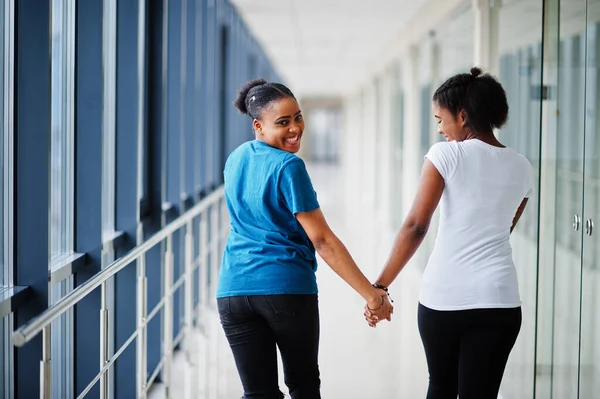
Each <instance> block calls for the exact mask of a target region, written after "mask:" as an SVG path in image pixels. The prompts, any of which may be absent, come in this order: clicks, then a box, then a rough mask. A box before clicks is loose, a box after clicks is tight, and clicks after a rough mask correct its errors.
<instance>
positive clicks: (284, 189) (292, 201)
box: [279, 158, 319, 215]
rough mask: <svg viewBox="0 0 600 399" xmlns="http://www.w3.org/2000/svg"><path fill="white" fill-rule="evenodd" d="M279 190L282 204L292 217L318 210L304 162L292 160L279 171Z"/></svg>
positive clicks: (315, 196) (314, 193)
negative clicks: (299, 213)
mask: <svg viewBox="0 0 600 399" xmlns="http://www.w3.org/2000/svg"><path fill="white" fill-rule="evenodd" d="M279 189H280V192H281V196H282V198H283V202H284V203H285V205H286V206H287V208H288V209H289V210H290V212H292V213H293V214H294V215H295V214H296V213H298V212H310V211H314V210H315V209H318V208H319V202H318V201H317V193H316V192H315V190H314V188H313V185H312V182H311V180H310V176H309V175H308V172H307V171H306V167H305V165H304V162H303V161H302V160H301V159H300V158H297V159H294V160H293V161H291V162H290V163H289V164H287V165H286V166H284V168H283V170H282V171H281V178H280V181H279Z"/></svg>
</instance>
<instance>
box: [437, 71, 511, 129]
mask: <svg viewBox="0 0 600 399" xmlns="http://www.w3.org/2000/svg"><path fill="white" fill-rule="evenodd" d="M433 101H434V102H435V103H436V104H437V105H438V106H440V107H441V108H446V109H447V110H449V111H450V112H451V113H452V115H453V116H454V117H455V118H456V116H457V115H458V113H459V112H461V111H464V112H465V114H466V120H467V127H468V128H469V129H470V130H471V131H472V132H474V133H488V132H492V131H493V129H494V128H496V129H499V128H501V127H502V126H503V125H504V124H505V123H506V119H507V118H508V102H507V101H506V93H505V92H504V89H503V88H502V85H501V84H500V83H498V81H497V80H496V79H495V78H494V77H492V76H490V75H488V74H483V75H482V74H481V69H479V68H471V72H470V73H461V74H458V75H455V76H453V77H451V78H450V79H448V80H446V81H445V82H444V83H443V84H442V85H441V86H440V87H439V88H438V89H437V90H436V91H435V93H434V95H433Z"/></svg>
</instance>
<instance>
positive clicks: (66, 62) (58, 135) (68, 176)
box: [50, 0, 75, 260]
mask: <svg viewBox="0 0 600 399" xmlns="http://www.w3.org/2000/svg"><path fill="white" fill-rule="evenodd" d="M74 25H75V21H74V2H73V0H52V72H51V73H52V133H51V134H52V135H51V161H50V164H51V172H50V173H51V175H50V195H51V197H50V254H51V260H55V259H56V258H58V257H61V256H64V255H65V254H69V253H72V251H73V187H74V184H73V179H74V173H73V172H74V166H73V162H74V157H73V142H74V135H73V131H74V129H73V124H74V118H73V110H74V107H73V105H74V47H75V40H74V39H75V34H74V30H75V26H74Z"/></svg>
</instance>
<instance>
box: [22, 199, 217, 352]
mask: <svg viewBox="0 0 600 399" xmlns="http://www.w3.org/2000/svg"><path fill="white" fill-rule="evenodd" d="M223 192H224V188H223V187H219V188H217V189H216V190H215V191H213V192H212V193H211V194H209V195H208V196H207V197H206V198H204V199H203V200H202V201H200V202H199V203H198V204H196V205H195V206H194V207H193V208H191V209H190V210H189V211H187V212H185V213H184V214H183V215H181V216H180V217H178V218H177V219H175V220H174V221H173V222H171V223H169V224H168V225H167V226H165V227H164V228H163V229H162V230H161V231H159V232H158V233H156V234H155V235H153V236H152V237H150V238H149V239H148V240H146V241H144V242H143V243H142V244H140V245H138V246H137V247H135V248H134V249H132V250H131V251H130V252H128V253H127V254H126V255H125V256H123V257H122V258H119V259H117V260H116V261H114V262H113V263H112V264H110V265H109V266H108V267H106V268H105V269H103V270H101V271H99V272H98V273H96V274H95V275H94V276H92V277H91V278H90V279H89V280H87V281H86V282H85V283H83V284H82V285H80V286H79V287H77V288H76V289H74V290H73V291H71V292H70V293H69V294H68V295H66V296H65V297H63V298H62V299H61V300H59V301H58V302H56V303H55V304H54V305H52V306H50V307H49V308H48V309H46V310H45V311H44V312H42V313H41V314H40V315H38V316H36V317H35V318H33V319H31V320H30V321H29V322H27V323H26V324H24V325H23V326H21V327H20V328H18V329H17V330H15V331H14V332H13V335H12V342H13V344H14V345H15V346H17V347H21V346H23V345H25V344H26V343H27V342H29V341H31V340H32V339H33V338H34V337H35V336H37V335H38V334H39V333H40V332H42V330H43V329H44V328H45V327H47V326H49V325H50V323H52V321H54V320H56V319H57V318H58V317H60V316H61V315H62V314H63V313H65V312H66V311H67V310H69V309H70V308H72V307H73V306H75V305H76V304H77V303H78V302H79V301H81V300H82V299H83V298H85V297H86V296H87V295H88V294H90V293H91V292H92V291H94V290H95V289H96V288H98V287H99V286H100V285H102V283H104V282H105V281H107V280H108V279H109V278H110V277H112V276H114V275H115V274H116V273H118V272H119V271H120V270H122V269H123V268H125V267H126V266H128V265H129V264H130V263H132V262H133V261H135V260H137V259H138V258H139V257H140V255H142V254H144V253H146V252H148V250H150V249H151V248H153V247H154V246H155V245H156V244H158V243H160V242H162V241H163V240H165V239H166V238H167V237H169V236H170V235H171V234H172V233H174V232H175V231H177V230H179V229H180V228H182V227H183V226H185V225H186V224H187V223H189V222H191V221H192V220H193V219H194V218H196V217H197V216H198V215H200V214H201V213H202V212H203V211H205V210H206V209H208V207H210V206H211V205H213V203H215V202H218V201H219V199H220V198H221V197H222V194H223Z"/></svg>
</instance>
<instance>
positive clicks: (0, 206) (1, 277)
mask: <svg viewBox="0 0 600 399" xmlns="http://www.w3.org/2000/svg"><path fill="white" fill-rule="evenodd" d="M5 8H6V5H2V6H0V93H2V94H1V95H0V187H2V189H1V190H2V191H0V226H2V228H0V287H2V286H3V285H8V283H9V281H7V280H8V279H7V277H8V273H7V270H6V267H5V262H4V233H5V232H4V229H5V228H6V227H5V225H4V197H5V196H6V195H7V194H8V193H7V192H5V190H6V189H5V188H4V173H5V170H6V166H7V165H6V158H7V157H6V154H5V153H4V151H5V149H4V142H5V140H6V139H7V135H6V133H5V131H4V96H5V91H4V47H5V46H4V39H5V37H6V35H5V32H4V26H5V24H4V15H5ZM0 379H1V376H0ZM0 392H2V390H1V389H0Z"/></svg>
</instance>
